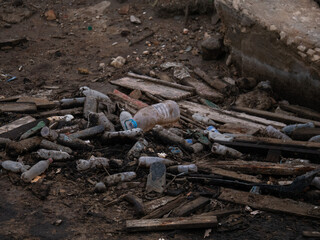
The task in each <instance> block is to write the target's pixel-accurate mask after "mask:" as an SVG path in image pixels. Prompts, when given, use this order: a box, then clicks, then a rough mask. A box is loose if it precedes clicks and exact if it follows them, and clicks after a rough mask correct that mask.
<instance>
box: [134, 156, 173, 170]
mask: <svg viewBox="0 0 320 240" xmlns="http://www.w3.org/2000/svg"><path fill="white" fill-rule="evenodd" d="M155 162H162V163H164V164H165V165H167V166H169V165H173V164H174V161H172V160H169V159H165V158H161V157H149V156H142V157H140V158H139V166H143V167H150V166H151V164H152V163H155Z"/></svg>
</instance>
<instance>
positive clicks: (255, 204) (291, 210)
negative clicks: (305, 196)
mask: <svg viewBox="0 0 320 240" xmlns="http://www.w3.org/2000/svg"><path fill="white" fill-rule="evenodd" d="M221 191H222V193H221V194H220V196H219V197H218V199H219V200H223V201H228V202H233V203H238V204H242V205H249V206H250V207H252V208H256V209H260V210H264V211H271V212H282V213H288V214H294V215H297V216H303V217H311V218H320V209H319V207H317V206H315V205H311V204H308V203H304V202H297V201H294V200H291V199H281V198H276V197H273V196H265V195H260V194H253V193H248V192H242V191H237V190H233V189H228V188H222V190H221Z"/></svg>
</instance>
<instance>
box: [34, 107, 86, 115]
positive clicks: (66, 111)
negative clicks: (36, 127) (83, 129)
mask: <svg viewBox="0 0 320 240" xmlns="http://www.w3.org/2000/svg"><path fill="white" fill-rule="evenodd" d="M82 113H83V107H78V108H70V109H62V110H52V111H46V112H41V113H39V116H40V117H51V116H64V115H67V114H71V115H80V114H82Z"/></svg>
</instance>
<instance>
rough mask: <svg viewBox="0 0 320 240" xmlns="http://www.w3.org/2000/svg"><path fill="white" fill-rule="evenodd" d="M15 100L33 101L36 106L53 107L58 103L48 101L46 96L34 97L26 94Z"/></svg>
mask: <svg viewBox="0 0 320 240" xmlns="http://www.w3.org/2000/svg"><path fill="white" fill-rule="evenodd" d="M17 102H27V103H35V104H36V106H37V107H38V108H54V107H56V106H57V105H58V104H59V103H58V102H52V101H49V100H48V99H47V98H35V97H28V96H23V97H20V98H19V100H18V101H17Z"/></svg>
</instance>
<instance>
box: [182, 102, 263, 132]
mask: <svg viewBox="0 0 320 240" xmlns="http://www.w3.org/2000/svg"><path fill="white" fill-rule="evenodd" d="M179 106H180V108H182V109H185V110H187V111H189V112H191V113H192V114H193V113H200V114H202V115H205V116H207V117H209V118H210V119H212V120H213V121H215V122H220V123H231V124H235V125H237V124H242V125H246V126H248V127H250V128H253V129H264V128H265V127H266V125H264V124H259V123H253V122H251V121H248V120H243V119H238V118H236V117H233V116H229V115H227V114H223V113H222V112H218V111H217V110H216V109H213V108H210V107H207V106H204V105H201V104H198V103H194V102H189V101H181V102H179Z"/></svg>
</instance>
